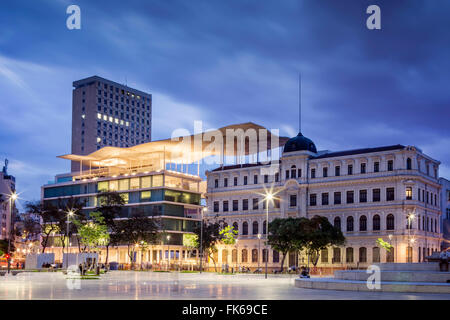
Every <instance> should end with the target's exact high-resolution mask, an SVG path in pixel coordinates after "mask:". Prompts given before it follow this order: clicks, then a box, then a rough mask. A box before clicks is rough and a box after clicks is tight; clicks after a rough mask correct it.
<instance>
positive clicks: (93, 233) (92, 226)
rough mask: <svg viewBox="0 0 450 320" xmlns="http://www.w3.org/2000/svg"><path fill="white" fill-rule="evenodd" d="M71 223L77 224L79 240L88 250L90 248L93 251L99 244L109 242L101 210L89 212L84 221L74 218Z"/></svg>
mask: <svg viewBox="0 0 450 320" xmlns="http://www.w3.org/2000/svg"><path fill="white" fill-rule="evenodd" d="M73 223H74V224H75V225H76V226H77V230H78V234H79V236H80V242H81V243H82V244H83V245H85V246H86V247H87V248H88V252H91V250H94V252H95V250H96V249H97V248H98V247H99V246H104V245H106V243H109V232H108V227H107V226H106V223H105V218H104V217H103V216H102V213H101V212H96V211H94V212H91V213H90V214H89V221H87V222H86V223H81V222H80V221H78V220H74V221H73Z"/></svg>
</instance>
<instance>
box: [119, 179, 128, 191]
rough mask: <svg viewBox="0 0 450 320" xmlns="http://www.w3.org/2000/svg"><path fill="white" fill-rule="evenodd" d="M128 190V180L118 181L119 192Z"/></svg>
mask: <svg viewBox="0 0 450 320" xmlns="http://www.w3.org/2000/svg"><path fill="white" fill-rule="evenodd" d="M128 189H130V181H129V180H128V179H121V180H119V190H121V191H123V190H128Z"/></svg>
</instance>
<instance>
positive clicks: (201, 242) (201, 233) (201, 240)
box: [199, 207, 207, 273]
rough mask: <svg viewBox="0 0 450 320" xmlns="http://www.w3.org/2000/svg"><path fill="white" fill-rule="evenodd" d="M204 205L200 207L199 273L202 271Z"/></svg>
mask: <svg viewBox="0 0 450 320" xmlns="http://www.w3.org/2000/svg"><path fill="white" fill-rule="evenodd" d="M206 210H207V209H206V207H205V208H202V210H201V212H202V219H201V221H200V253H199V255H200V273H202V266H203V264H202V262H203V212H204V211H206Z"/></svg>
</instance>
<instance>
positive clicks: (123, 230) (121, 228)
mask: <svg viewBox="0 0 450 320" xmlns="http://www.w3.org/2000/svg"><path fill="white" fill-rule="evenodd" d="M158 230H159V223H157V222H155V220H154V219H151V218H149V217H147V216H145V214H144V213H142V212H140V213H139V212H138V213H135V214H133V215H132V216H131V217H130V218H128V219H124V220H117V221H115V223H114V226H113V232H112V233H111V244H113V245H126V246H127V253H128V256H129V258H130V261H131V268H133V266H134V255H135V252H136V251H135V250H136V249H137V248H138V247H139V244H140V243H141V241H144V242H145V243H146V244H156V243H157V241H158V239H159V234H158Z"/></svg>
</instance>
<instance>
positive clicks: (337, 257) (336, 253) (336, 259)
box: [333, 248, 341, 263]
mask: <svg viewBox="0 0 450 320" xmlns="http://www.w3.org/2000/svg"><path fill="white" fill-rule="evenodd" d="M333 263H341V248H333Z"/></svg>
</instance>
